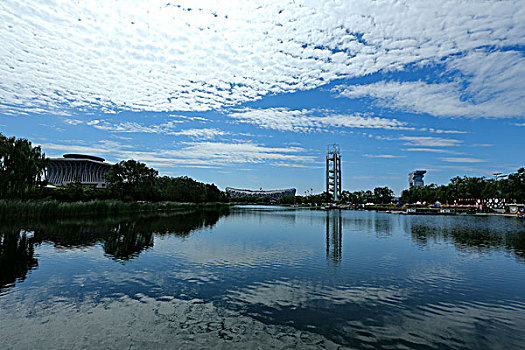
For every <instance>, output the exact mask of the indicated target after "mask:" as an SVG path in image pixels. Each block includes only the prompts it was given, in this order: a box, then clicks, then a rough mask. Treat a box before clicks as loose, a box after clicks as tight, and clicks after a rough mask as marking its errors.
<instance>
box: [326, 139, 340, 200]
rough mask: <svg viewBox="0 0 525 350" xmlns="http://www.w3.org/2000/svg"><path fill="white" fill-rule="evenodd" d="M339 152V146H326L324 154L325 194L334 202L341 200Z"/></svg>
mask: <svg viewBox="0 0 525 350" xmlns="http://www.w3.org/2000/svg"><path fill="white" fill-rule="evenodd" d="M341 188H342V183H341V150H340V148H339V145H337V144H335V143H334V144H333V145H328V150H327V152H326V193H327V194H328V196H331V198H332V199H333V201H334V202H337V201H339V199H340V198H341Z"/></svg>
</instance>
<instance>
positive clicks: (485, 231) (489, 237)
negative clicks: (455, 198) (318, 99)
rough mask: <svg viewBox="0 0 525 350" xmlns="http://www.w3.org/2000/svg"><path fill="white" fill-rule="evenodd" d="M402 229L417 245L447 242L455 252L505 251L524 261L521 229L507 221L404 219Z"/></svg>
mask: <svg viewBox="0 0 525 350" xmlns="http://www.w3.org/2000/svg"><path fill="white" fill-rule="evenodd" d="M405 230H406V231H407V232H410V235H411V237H412V240H413V241H414V242H415V243H416V244H417V245H419V246H421V247H424V246H427V245H428V244H429V243H431V242H451V243H452V244H454V246H455V247H456V249H457V250H459V251H465V252H472V251H475V252H477V253H490V252H492V251H494V250H498V249H499V250H505V251H507V252H509V253H512V254H514V256H516V258H517V259H518V260H520V261H523V262H525V226H524V225H521V224H520V222H519V221H517V220H516V219H512V221H511V220H509V219H508V218H473V217H466V218H459V217H442V218H441V220H425V221H423V220H422V219H420V218H417V219H413V220H407V221H406V227H405Z"/></svg>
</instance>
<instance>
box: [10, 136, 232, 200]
mask: <svg viewBox="0 0 525 350" xmlns="http://www.w3.org/2000/svg"><path fill="white" fill-rule="evenodd" d="M48 164H49V159H48V158H47V157H46V156H45V154H44V153H43V152H42V150H41V148H40V147H39V146H33V145H32V143H31V142H30V141H28V140H27V139H22V138H19V139H17V138H15V137H9V138H8V137H6V136H4V135H2V134H0V199H56V200H60V201H86V200H95V199H119V200H124V201H132V200H134V201H174V202H192V203H202V202H227V201H228V198H227V196H226V194H225V193H224V192H223V191H221V190H219V189H218V188H217V186H215V185H214V184H205V183H202V182H199V181H196V180H193V179H191V178H189V177H186V176H181V177H168V176H159V173H158V171H157V170H155V169H153V168H149V167H147V166H146V164H144V163H141V162H138V161H135V160H126V161H122V162H120V163H117V164H114V165H113V166H112V167H111V169H110V170H109V172H108V174H107V175H106V183H107V188H106V189H96V188H91V187H87V186H83V185H82V184H81V183H80V182H73V183H70V184H68V185H67V186H60V187H57V188H48V187H46V185H47V184H48V183H47V182H46V181H45V176H44V174H45V169H46V167H47V165H48Z"/></svg>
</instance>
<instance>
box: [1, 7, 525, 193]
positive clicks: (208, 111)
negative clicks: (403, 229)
mask: <svg viewBox="0 0 525 350" xmlns="http://www.w3.org/2000/svg"><path fill="white" fill-rule="evenodd" d="M0 132H1V133H2V134H4V135H6V136H16V137H23V138H27V139H29V140H30V141H32V142H33V144H35V145H40V146H41V147H42V150H43V151H44V152H45V154H46V155H47V156H49V157H59V156H62V155H63V154H64V153H85V154H92V155H97V156H101V157H104V158H105V159H106V160H107V161H109V162H119V161H122V160H127V159H135V160H138V161H141V162H144V163H146V164H147V165H148V166H150V167H154V168H156V169H157V170H158V171H159V173H160V174H161V175H167V176H190V177H192V178H194V179H196V180H199V181H203V182H208V183H215V184H216V185H217V186H219V188H221V189H224V188H225V187H226V186H231V187H237V188H248V189H259V188H263V189H266V190H269V189H279V188H290V187H295V188H297V193H298V194H299V195H302V194H304V193H305V192H307V191H308V192H310V191H311V192H314V193H319V192H322V191H323V190H324V187H325V179H324V174H325V170H324V167H325V154H326V149H327V146H328V145H329V144H333V143H337V144H338V145H340V148H341V155H342V182H343V189H345V190H350V191H355V190H361V189H373V188H374V187H377V186H388V187H390V188H392V189H394V191H395V192H396V194H400V192H401V191H402V190H403V189H404V188H406V187H408V177H407V174H408V173H409V172H410V171H413V170H416V169H425V170H427V174H426V175H425V182H426V183H427V184H429V183H436V184H443V183H447V182H448V180H449V179H450V178H452V177H455V176H486V177H490V176H492V174H493V173H494V172H502V173H505V174H507V173H509V172H513V171H515V170H516V169H518V168H520V167H523V166H524V165H525V159H524V158H525V152H524V148H525V147H524V146H525V138H524V136H525V1H523V0H516V1H512V0H509V1H495V0H493V1H484V0H472V1H469V0H450V1H449V0H442V1H418V0H411V1H401V0H398V1H396V0H388V1H387V0H377V1H371V0H353V1H336V0H333V1H332V0H327V1H321V0H304V1H300V0H296V1H258V0H251V1H246V0H240V1H216V0H214V1H196V0H191V1H172V2H167V1H134V2H127V1H110V0H103V1H38V2H29V1H19V0H14V1H11V0H3V1H1V2H0Z"/></svg>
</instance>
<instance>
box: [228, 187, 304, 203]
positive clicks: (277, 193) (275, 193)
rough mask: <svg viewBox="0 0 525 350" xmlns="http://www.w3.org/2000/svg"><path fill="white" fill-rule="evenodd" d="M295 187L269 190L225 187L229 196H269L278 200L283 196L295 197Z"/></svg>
mask: <svg viewBox="0 0 525 350" xmlns="http://www.w3.org/2000/svg"><path fill="white" fill-rule="evenodd" d="M295 192H296V189H295V188H287V189H284V190H270V191H262V190H260V191H253V190H245V189H239V188H233V187H226V193H228V194H229V195H230V197H231V198H242V197H257V198H266V197H267V198H270V200H276V201H277V200H280V199H281V197H283V196H294V197H295Z"/></svg>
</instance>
